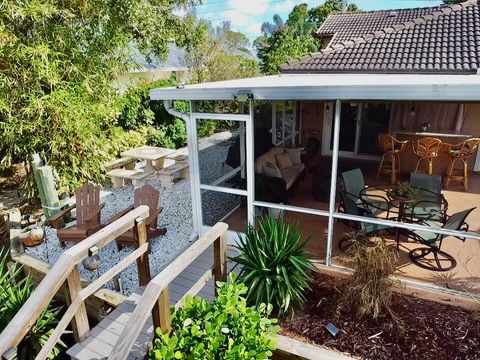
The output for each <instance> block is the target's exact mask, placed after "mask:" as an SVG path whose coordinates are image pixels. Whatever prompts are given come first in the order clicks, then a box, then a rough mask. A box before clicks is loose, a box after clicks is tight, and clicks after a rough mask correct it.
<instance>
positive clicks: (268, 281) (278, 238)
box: [232, 216, 313, 315]
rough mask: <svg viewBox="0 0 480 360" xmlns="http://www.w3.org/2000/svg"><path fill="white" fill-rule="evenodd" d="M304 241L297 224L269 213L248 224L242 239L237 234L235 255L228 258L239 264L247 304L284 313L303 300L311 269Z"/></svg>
mask: <svg viewBox="0 0 480 360" xmlns="http://www.w3.org/2000/svg"><path fill="white" fill-rule="evenodd" d="M307 242H308V238H307V239H305V240H302V233H301V230H300V228H299V226H298V225H297V224H295V223H293V224H286V223H285V222H284V220H283V219H279V220H275V219H274V218H273V217H271V216H268V217H266V218H264V219H262V220H260V221H259V223H258V224H257V227H253V226H249V227H248V228H247V229H246V232H245V238H243V237H241V236H239V240H238V243H239V245H238V246H237V249H238V251H239V255H238V256H235V257H233V258H232V260H233V261H235V262H236V263H237V264H238V265H240V266H241V267H242V270H241V273H240V276H239V281H241V282H243V283H244V284H245V285H246V286H247V287H248V289H249V291H248V294H247V301H248V302H249V303H250V304H256V305H257V306H258V305H259V304H261V303H267V304H272V305H273V306H274V309H275V311H276V313H278V314H279V315H285V314H286V313H287V311H288V310H289V309H290V308H291V306H292V305H300V304H302V303H303V302H304V301H305V296H304V294H305V291H306V290H307V289H309V288H310V276H311V272H312V270H313V266H312V263H311V261H310V260H309V259H308V254H307V252H306V251H305V245H306V244H307Z"/></svg>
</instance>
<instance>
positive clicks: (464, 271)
mask: <svg viewBox="0 0 480 360" xmlns="http://www.w3.org/2000/svg"><path fill="white" fill-rule="evenodd" d="M328 162H329V160H328V159H326V158H323V157H320V156H318V157H316V158H315V159H314V160H313V161H312V163H311V166H315V165H320V164H323V165H324V166H328V165H329V164H328ZM355 165H357V166H360V168H361V169H362V171H363V174H364V175H365V183H366V184H367V185H369V186H375V187H388V186H389V182H388V177H387V176H382V177H381V178H380V179H377V177H376V171H377V166H378V163H377V162H373V161H354V160H343V159H341V160H339V166H340V167H344V168H353V167H354V166H355ZM401 179H402V180H403V181H405V180H407V179H408V176H407V175H405V174H403V175H402V177H401ZM312 180H313V177H312V175H311V174H310V173H309V172H308V170H307V171H306V177H305V178H304V179H302V180H301V181H299V182H298V186H297V187H296V188H295V189H294V190H293V191H292V193H291V194H290V196H289V204H288V205H290V206H295V207H300V208H310V209H317V210H328V202H321V201H317V200H315V199H313V197H312ZM442 194H444V196H445V198H446V199H447V201H448V213H449V214H453V213H456V212H458V211H461V210H464V209H467V208H472V207H476V206H478V204H479V203H480V174H476V173H473V172H472V173H471V174H470V187H469V191H468V192H465V191H464V190H463V187H462V185H461V184H460V183H452V185H451V186H450V187H449V190H442ZM284 218H285V219H286V221H287V222H297V223H299V224H300V226H301V228H302V230H303V232H304V234H305V236H310V240H309V242H308V250H309V252H310V253H311V254H312V256H313V258H314V259H317V260H319V261H322V262H324V261H325V258H326V251H327V233H328V230H327V229H328V218H326V217H322V216H318V215H313V214H306V213H299V212H293V211H285V212H284ZM224 221H225V222H226V223H228V224H229V227H230V229H232V230H235V231H239V232H242V231H243V229H244V228H245V226H246V223H247V219H246V211H245V208H242V207H240V208H239V209H237V210H236V211H235V212H234V213H233V214H231V215H230V216H228V217H227V218H226V219H225V220H224ZM467 223H468V224H469V226H470V227H469V230H470V231H472V232H480V209H478V208H477V209H476V210H474V211H473V212H472V213H471V214H470V216H469V217H468V219H467ZM351 231H352V229H351V227H350V226H349V225H347V224H346V223H345V222H341V221H336V222H335V225H334V235H333V254H332V264H335V265H340V266H348V260H347V258H346V254H345V253H344V252H342V251H341V250H340V249H339V248H338V243H339V241H340V240H341V239H343V238H344V237H345V234H347V233H349V232H351ZM386 240H387V241H388V242H390V243H392V245H394V244H395V235H387V237H386ZM418 247H419V243H417V242H413V241H412V240H408V239H407V238H406V237H405V236H401V237H400V252H399V260H398V270H397V274H398V276H400V277H403V278H406V279H409V280H414V281H421V282H427V283H430V284H433V285H437V286H441V287H444V288H448V289H452V290H458V291H467V292H470V293H475V294H480V260H479V258H478V256H476V255H475V254H478V253H479V252H480V243H479V242H478V241H476V240H472V239H467V240H466V241H465V242H461V241H460V240H458V239H455V238H453V237H449V238H447V239H446V240H445V241H444V243H443V245H442V250H444V251H445V252H447V253H448V254H450V255H452V256H453V257H454V258H455V259H456V260H457V266H456V267H455V268H454V269H452V270H450V271H447V272H433V271H429V270H426V269H422V268H420V267H418V266H416V265H415V264H413V263H412V262H411V260H410V258H409V256H408V252H409V251H410V250H411V249H413V248H418Z"/></svg>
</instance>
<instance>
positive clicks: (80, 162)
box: [0, 0, 198, 189]
mask: <svg viewBox="0 0 480 360" xmlns="http://www.w3.org/2000/svg"><path fill="white" fill-rule="evenodd" d="M187 2H189V0H115V1H105V0H93V1H92V0H90V1H87V0H77V1H38V0H24V1H18V0H4V1H2V3H1V4H0V138H1V139H2V141H1V143H0V158H1V162H2V164H4V165H9V164H10V163H11V162H12V161H27V159H28V158H29V156H30V154H32V153H34V152H39V153H40V154H41V155H43V156H44V157H45V158H47V160H48V161H49V163H50V164H51V165H52V166H53V167H54V168H55V169H56V170H57V171H58V173H59V175H60V177H61V179H62V183H61V185H62V187H63V188H68V189H73V188H74V187H75V186H77V185H78V184H79V183H81V182H84V181H86V180H93V181H98V180H101V178H102V175H101V174H102V172H101V167H100V164H101V163H102V162H103V161H105V159H106V158H107V157H108V155H109V153H110V152H111V151H112V146H111V144H110V143H109V129H110V128H111V126H112V125H113V124H114V123H115V119H116V115H117V98H118V97H117V96H116V94H115V92H114V88H113V84H114V80H115V79H116V78H117V76H118V75H119V74H120V73H121V72H125V71H128V70H129V69H131V68H132V67H134V66H135V64H134V59H132V56H131V51H130V49H131V48H132V44H136V46H137V48H138V49H139V50H140V51H141V52H142V53H144V54H146V55H148V54H151V55H152V54H154V55H155V56H157V57H159V58H162V57H163V56H164V55H165V54H166V52H167V49H168V47H167V46H168V42H169V41H171V40H174V41H176V42H177V44H179V45H181V46H182V45H186V44H189V43H190V42H192V41H196V40H198V39H196V38H195V36H196V33H195V32H192V31H191V29H192V28H195V19H193V18H192V17H186V18H180V17H178V16H175V15H173V14H174V11H173V10H174V9H175V8H177V7H178V6H186V5H187Z"/></svg>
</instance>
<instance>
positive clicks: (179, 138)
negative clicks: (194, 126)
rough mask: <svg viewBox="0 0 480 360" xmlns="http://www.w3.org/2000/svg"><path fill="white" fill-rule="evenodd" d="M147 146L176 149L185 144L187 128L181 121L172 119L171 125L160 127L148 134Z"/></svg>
mask: <svg viewBox="0 0 480 360" xmlns="http://www.w3.org/2000/svg"><path fill="white" fill-rule="evenodd" d="M146 141H147V145H151V146H160V147H166V148H169V149H178V148H180V147H183V146H185V145H186V144H187V128H186V125H185V122H184V121H183V120H181V119H174V121H173V123H172V124H169V125H162V126H160V127H159V128H158V129H155V130H154V131H152V132H151V133H150V134H148V136H147V138H146Z"/></svg>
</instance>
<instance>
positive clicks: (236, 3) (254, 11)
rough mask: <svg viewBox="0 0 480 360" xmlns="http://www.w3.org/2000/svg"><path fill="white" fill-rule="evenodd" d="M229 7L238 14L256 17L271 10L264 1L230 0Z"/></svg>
mask: <svg viewBox="0 0 480 360" xmlns="http://www.w3.org/2000/svg"><path fill="white" fill-rule="evenodd" d="M288 1H290V0H288ZM228 7H229V8H230V9H232V10H233V11H236V12H238V13H243V14H250V15H254V16H260V15H263V14H264V13H265V12H267V10H268V9H269V6H268V3H267V2H266V1H262V0H260V1H259V0H229V1H228Z"/></svg>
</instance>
